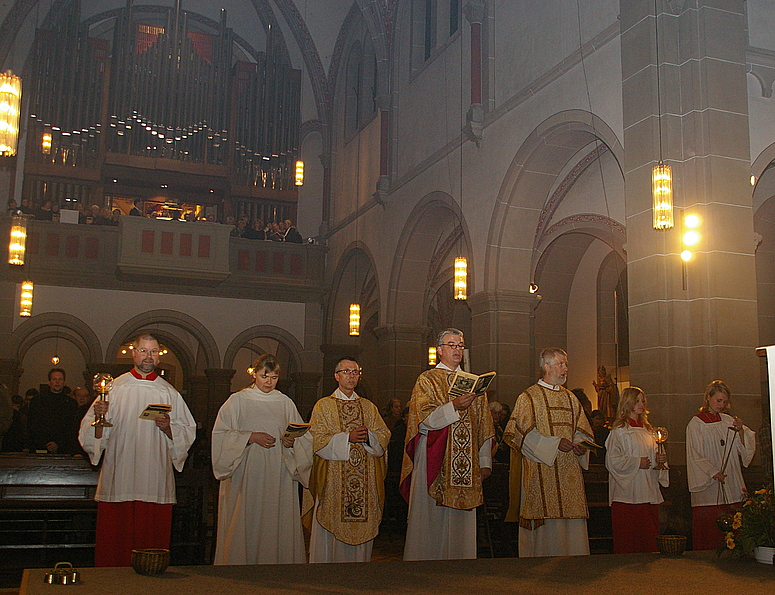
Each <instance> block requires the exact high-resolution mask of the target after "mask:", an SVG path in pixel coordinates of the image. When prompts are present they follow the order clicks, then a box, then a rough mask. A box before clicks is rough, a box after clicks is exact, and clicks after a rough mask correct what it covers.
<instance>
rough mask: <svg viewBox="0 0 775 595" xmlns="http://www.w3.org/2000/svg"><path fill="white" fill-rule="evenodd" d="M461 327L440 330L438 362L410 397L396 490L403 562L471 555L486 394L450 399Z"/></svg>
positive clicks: (485, 454) (485, 436) (485, 469)
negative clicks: (402, 517) (402, 503)
mask: <svg viewBox="0 0 775 595" xmlns="http://www.w3.org/2000/svg"><path fill="white" fill-rule="evenodd" d="M464 347H465V345H464V343H463V333H462V332H460V331H459V330H457V329H447V330H445V331H442V333H441V334H440V335H439V340H438V347H437V353H438V354H439V357H440V359H441V363H440V364H439V365H438V366H437V367H436V368H434V369H431V370H428V371H426V372H423V373H422V374H420V376H419V378H418V379H417V382H416V384H415V386H414V390H413V391H412V398H411V400H410V401H409V417H408V419H407V424H406V426H407V431H406V442H405V449H404V460H403V465H402V469H401V483H400V489H401V494H402V495H403V496H404V498H405V499H406V500H407V502H409V517H408V521H407V533H406V546H405V548H404V560H453V559H464V558H476V507H477V506H479V505H480V504H482V502H483V501H484V499H483V495H482V480H484V479H486V478H487V477H489V476H490V473H491V470H492V440H493V438H494V436H495V428H494V427H493V423H492V415H491V414H490V409H489V406H488V402H487V395H486V394H485V395H480V396H476V395H474V394H472V393H469V394H468V395H463V396H460V397H457V398H455V399H452V400H450V395H449V387H450V385H451V382H452V377H453V376H454V371H455V370H457V369H458V368H459V366H460V362H461V361H462V358H463V349H464Z"/></svg>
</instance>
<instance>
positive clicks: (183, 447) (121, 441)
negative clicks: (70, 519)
mask: <svg viewBox="0 0 775 595" xmlns="http://www.w3.org/2000/svg"><path fill="white" fill-rule="evenodd" d="M152 377H153V378H154V379H153V380H145V379H139V378H136V377H135V376H133V375H132V373H131V372H127V373H126V374H122V375H121V376H119V377H118V378H116V379H115V380H114V381H113V389H112V390H111V391H110V394H109V396H108V401H109V403H110V406H109V409H108V413H107V416H106V417H107V419H108V421H110V422H111V423H112V424H113V427H105V428H103V433H102V438H100V439H97V438H95V436H94V428H93V427H92V426H91V422H92V421H94V406H93V405H92V408H91V409H89V412H88V413H87V414H86V415H85V416H84V417H83V420H82V421H81V430H80V434H79V439H80V441H81V445H82V446H83V448H84V450H85V451H86V452H87V453H88V455H89V457H90V459H91V462H92V464H93V465H96V464H97V463H98V462H99V460H100V457H101V456H102V459H103V460H102V470H101V471H100V478H99V483H98V484H97V492H96V494H95V496H94V499H95V500H97V501H100V502H128V501H133V500H137V501H141V502H154V503H157V504H174V503H175V501H176V500H175V476H174V473H173V470H172V469H173V467H174V468H175V469H177V470H178V471H182V470H183V464H184V463H185V462H186V458H187V457H188V449H189V448H190V447H191V445H192V444H193V443H194V439H195V438H196V422H195V421H194V418H193V417H192V416H191V412H190V411H189V410H188V407H187V406H186V403H185V401H184V400H183V397H181V396H180V393H178V391H176V390H175V388H174V387H173V386H172V385H171V384H169V383H168V382H167V381H166V380H164V379H163V378H161V377H160V376H156V374H153V376H152ZM157 403H164V404H168V405H171V406H172V410H171V411H170V413H169V415H170V429H171V431H172V440H170V439H169V438H168V437H167V435H166V434H164V432H162V431H161V430H160V429H159V428H158V427H157V426H156V424H155V423H154V422H153V421H151V420H147V419H140V414H141V413H142V412H143V410H144V409H145V408H146V406H148V405H151V404H157ZM103 453H104V454H103Z"/></svg>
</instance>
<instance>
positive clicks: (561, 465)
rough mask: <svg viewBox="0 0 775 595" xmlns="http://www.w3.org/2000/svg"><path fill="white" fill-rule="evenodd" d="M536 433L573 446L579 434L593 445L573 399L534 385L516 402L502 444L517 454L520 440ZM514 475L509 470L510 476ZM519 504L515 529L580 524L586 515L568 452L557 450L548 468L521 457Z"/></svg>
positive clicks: (568, 394) (580, 480)
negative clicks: (559, 522)
mask: <svg viewBox="0 0 775 595" xmlns="http://www.w3.org/2000/svg"><path fill="white" fill-rule="evenodd" d="M533 429H536V430H538V431H539V432H540V433H541V434H543V435H544V436H556V437H559V438H566V439H568V440H570V441H571V442H573V437H574V435H575V433H576V432H577V431H578V432H582V433H583V434H586V436H587V437H588V438H589V439H590V440H593V435H592V428H591V427H590V425H589V422H588V421H587V418H586V416H585V415H584V411H583V409H582V407H581V404H580V403H579V401H578V399H577V398H576V396H575V395H574V394H573V393H572V392H570V391H569V390H568V389H566V388H564V387H560V390H551V389H548V388H545V387H543V386H541V385H540V384H534V385H533V386H531V387H530V388H528V389H527V390H526V391H525V392H523V393H522V394H521V395H519V397H517V402H516V404H515V405H514V412H513V414H512V416H511V419H509V423H508V425H507V426H506V430H505V431H504V433H503V439H504V440H505V441H506V443H507V444H509V446H511V447H512V448H514V449H516V450H517V451H520V450H521V448H522V444H523V442H524V441H525V436H527V434H529V433H530V431H531V430H533ZM512 472H513V471H512ZM522 490H524V501H523V502H522V508H521V510H520V513H519V524H520V526H521V527H523V528H525V529H536V528H538V527H540V526H542V525H543V524H544V519H585V518H587V517H588V516H589V513H588V511H587V499H586V495H585V491H584V478H583V476H582V473H581V465H580V464H579V461H578V458H577V457H576V455H575V454H573V452H572V451H571V452H562V451H560V450H558V451H557V458H556V459H555V461H554V464H553V465H551V466H550V465H545V464H543V463H537V462H536V461H533V460H531V459H529V458H528V457H522Z"/></svg>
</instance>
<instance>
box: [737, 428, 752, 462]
mask: <svg viewBox="0 0 775 595" xmlns="http://www.w3.org/2000/svg"><path fill="white" fill-rule="evenodd" d="M741 432H742V435H743V436H745V444H742V443H740V442H738V444H737V451H738V452H739V453H740V459H741V461H742V463H743V467H748V465H750V464H751V459H753V455H754V452H756V433H755V432H754V431H753V430H752V429H751V428H749V427H748V426H743V429H742V430H741ZM738 440H739V439H738Z"/></svg>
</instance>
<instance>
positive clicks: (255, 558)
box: [212, 354, 312, 564]
mask: <svg viewBox="0 0 775 595" xmlns="http://www.w3.org/2000/svg"><path fill="white" fill-rule="evenodd" d="M253 370H254V372H253V378H254V379H255V382H254V383H253V384H252V385H251V386H249V387H247V388H244V389H242V390H241V391H239V392H237V393H234V394H233V395H231V397H229V399H228V400H227V401H226V402H225V403H224V404H223V406H222V407H221V409H220V411H219V412H218V417H217V419H216V421H215V426H214V428H213V439H212V460H213V472H214V473H215V477H216V478H217V479H219V480H220V482H221V485H220V491H219V496H218V532H217V540H216V548H215V559H214V564H294V563H304V562H306V555H305V551H304V536H303V533H302V528H301V516H300V506H299V488H298V484H299V483H302V484H303V485H304V486H305V487H306V486H307V485H308V483H309V473H310V469H311V466H312V440H311V439H310V436H309V433H307V434H305V435H304V436H301V437H300V438H297V439H296V440H295V441H294V440H293V439H292V438H282V435H283V432H284V431H285V429H286V428H287V426H288V423H290V422H297V423H298V422H302V421H303V420H302V419H301V416H300V415H299V412H298V411H297V409H296V406H295V405H294V404H293V401H291V400H290V399H289V398H288V397H287V396H285V395H284V394H283V393H281V392H280V391H278V390H276V389H275V386H276V385H277V380H278V378H279V373H280V365H279V363H278V362H277V360H276V359H275V358H274V356H272V355H269V354H264V355H262V356H261V357H259V358H258V359H257V360H256V361H255V362H254V364H253Z"/></svg>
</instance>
